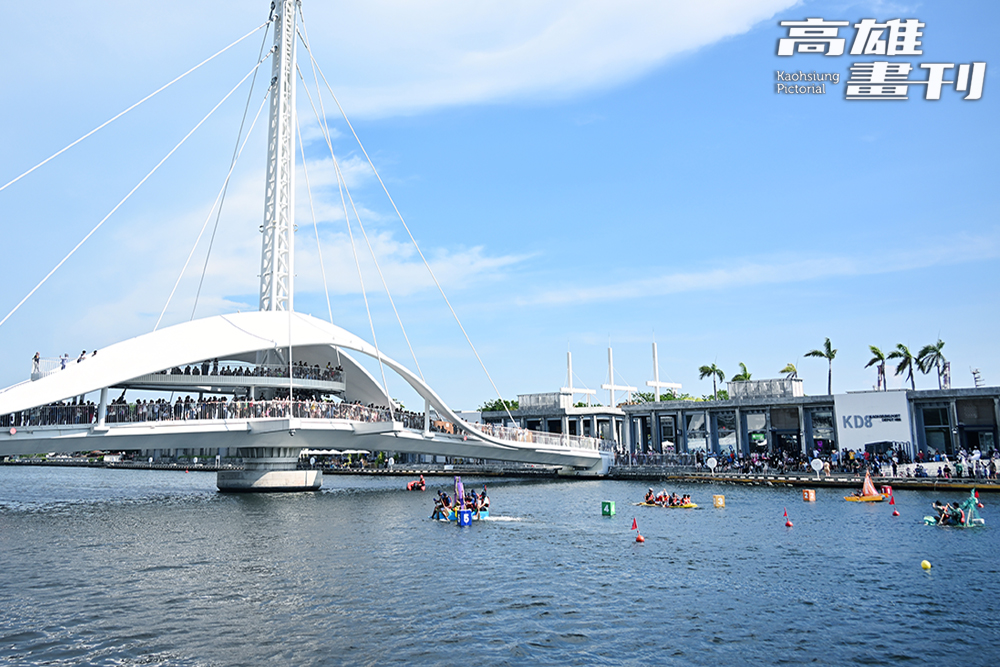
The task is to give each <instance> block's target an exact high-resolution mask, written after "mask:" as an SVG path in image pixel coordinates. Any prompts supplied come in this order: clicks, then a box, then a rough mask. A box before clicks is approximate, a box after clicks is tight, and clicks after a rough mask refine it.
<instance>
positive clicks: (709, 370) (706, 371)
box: [698, 364, 726, 397]
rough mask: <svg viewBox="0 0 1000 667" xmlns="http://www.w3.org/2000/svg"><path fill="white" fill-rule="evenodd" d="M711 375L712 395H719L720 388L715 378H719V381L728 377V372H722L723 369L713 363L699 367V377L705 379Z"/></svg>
mask: <svg viewBox="0 0 1000 667" xmlns="http://www.w3.org/2000/svg"><path fill="white" fill-rule="evenodd" d="M709 375H711V376H712V396H713V397H718V395H719V390H718V389H717V388H716V384H715V380H716V378H718V380H719V382H722V381H723V380H725V379H726V374H725V373H724V372H722V369H721V368H719V367H718V366H716V365H715V364H712V365H711V366H702V367H701V368H699V369H698V379H699V380H704V379H705V378H707V377H708V376H709Z"/></svg>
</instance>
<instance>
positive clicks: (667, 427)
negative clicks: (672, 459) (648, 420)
mask: <svg viewBox="0 0 1000 667" xmlns="http://www.w3.org/2000/svg"><path fill="white" fill-rule="evenodd" d="M660 446H661V448H662V450H663V453H664V454H676V453H677V427H676V424H675V422H674V418H673V417H672V416H669V417H668V416H666V415H663V416H661V417H660Z"/></svg>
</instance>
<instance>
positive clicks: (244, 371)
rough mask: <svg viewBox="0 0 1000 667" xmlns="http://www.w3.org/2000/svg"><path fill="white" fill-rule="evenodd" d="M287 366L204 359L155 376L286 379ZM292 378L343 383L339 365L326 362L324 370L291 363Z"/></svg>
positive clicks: (318, 366) (314, 365) (175, 367)
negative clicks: (250, 364) (222, 363)
mask: <svg viewBox="0 0 1000 667" xmlns="http://www.w3.org/2000/svg"><path fill="white" fill-rule="evenodd" d="M288 369H289V367H288V365H287V364H255V365H252V366H248V365H242V364H237V365H230V364H224V365H222V366H220V365H219V360H218V359H211V360H209V359H205V360H204V361H202V362H201V363H200V364H193V365H188V366H185V367H184V368H181V367H179V366H174V367H173V368H168V369H166V370H162V371H160V372H159V373H157V375H197V376H202V375H209V376H217V377H267V378H287V377H288ZM291 369H292V377H293V378H296V379H300V380H322V381H324V382H343V381H344V369H343V367H341V366H340V365H337V366H334V365H333V364H332V363H330V362H327V364H326V367H325V368H321V367H320V365H319V364H312V365H310V364H307V363H306V362H304V361H296V362H293V363H292V366H291Z"/></svg>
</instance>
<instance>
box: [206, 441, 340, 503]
mask: <svg viewBox="0 0 1000 667" xmlns="http://www.w3.org/2000/svg"><path fill="white" fill-rule="evenodd" d="M301 452H302V448H301V447H240V448H237V450H236V455H237V456H239V457H241V458H242V459H243V465H244V469H243V470H220V471H219V472H218V473H216V475H217V476H216V480H215V484H216V486H218V487H219V491H225V492H232V493H240V492H243V493H247V492H250V493H254V492H260V491H318V490H319V488H320V487H321V486H323V472H322V471H321V470H297V469H296V467H297V466H298V462H299V454H300V453H301Z"/></svg>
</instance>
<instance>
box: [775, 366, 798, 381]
mask: <svg viewBox="0 0 1000 667" xmlns="http://www.w3.org/2000/svg"><path fill="white" fill-rule="evenodd" d="M778 372H779V373H788V375H786V376H785V379H786V380H792V379H794V378H797V377H798V376H799V369H797V368H796V367H795V364H785V367H784V368H782V369H781V370H780V371H778Z"/></svg>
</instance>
